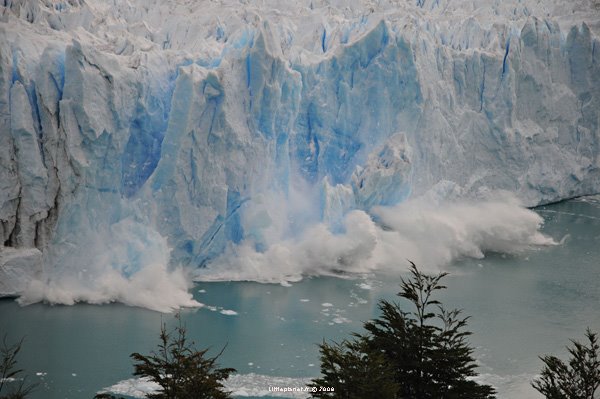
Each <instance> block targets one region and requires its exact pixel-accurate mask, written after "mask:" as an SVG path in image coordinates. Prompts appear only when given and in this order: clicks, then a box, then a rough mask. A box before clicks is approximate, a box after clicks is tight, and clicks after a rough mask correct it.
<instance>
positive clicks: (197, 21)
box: [0, 0, 600, 309]
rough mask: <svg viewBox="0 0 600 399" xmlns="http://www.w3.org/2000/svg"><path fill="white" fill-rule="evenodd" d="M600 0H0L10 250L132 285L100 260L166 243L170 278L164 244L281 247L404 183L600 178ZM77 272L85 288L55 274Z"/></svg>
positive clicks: (544, 193) (5, 217)
mask: <svg viewBox="0 0 600 399" xmlns="http://www.w3.org/2000/svg"><path fill="white" fill-rule="evenodd" d="M599 15H600V3H598V1H597V0H578V1H575V2H570V3H568V4H565V2H562V1H558V0H556V1H549V2H536V1H528V2H523V1H502V2H501V1H492V0H490V1H486V2H481V5H480V6H478V7H476V6H475V5H474V3H473V2H470V1H466V0H464V1H449V0H436V1H406V2H394V1H367V0H361V1H351V2H346V1H333V0H332V1H310V0H307V1H301V2H297V3H295V4H294V5H291V4H287V3H284V2H280V1H277V0H271V1H265V2H262V3H261V4H260V5H257V4H253V3H252V2H247V1H235V0H223V1H204V2H193V1H184V0H177V1H171V2H160V1H157V0H151V1H149V0H129V1H126V0H113V1H107V0H87V1H86V0H42V1H34V0H3V4H2V5H0V36H1V37H2V40H1V41H0V239H1V240H2V241H0V244H2V243H3V247H2V248H3V249H2V251H8V250H10V251H11V253H10V256H9V255H6V256H5V257H6V258H9V257H10V259H15V256H17V255H15V254H14V253H13V252H15V251H16V252H18V251H22V254H23V256H24V257H31V256H32V255H31V249H33V248H37V249H38V250H39V251H41V253H42V254H43V256H42V258H43V261H42V262H38V263H42V265H41V266H39V267H37V268H35V270H36V272H35V274H39V273H40V272H41V271H40V269H43V274H44V276H45V284H46V285H47V286H48V284H49V286H50V288H49V289H48V288H46V289H43V288H40V287H37V288H36V290H35V293H34V294H31V295H30V297H31V298H32V300H36V299H40V298H49V299H50V300H51V301H54V302H66V303H70V302H73V301H77V300H88V301H91V302H102V301H105V300H115V299H116V300H121V301H125V302H128V303H135V304H137V303H136V302H135V301H129V300H127V299H126V298H127V295H126V292H127V290H128V289H127V288H123V292H116V293H115V292H107V291H110V289H108V286H109V284H108V283H107V284H106V288H103V289H100V291H101V292H100V293H99V292H98V291H99V289H98V284H97V281H98V279H101V278H102V276H105V275H106V274H107V270H108V271H110V273H111V274H112V273H113V272H115V273H116V274H117V275H120V276H122V277H123V278H125V279H132V278H134V277H135V276H136V275H137V274H138V273H139V272H140V271H143V270H144V269H145V268H146V267H147V265H148V264H149V263H153V260H155V261H156V262H158V263H160V264H161V265H162V266H161V265H157V266H156V267H155V268H157V270H158V269H160V272H159V274H160V275H161V276H162V277H160V278H156V279H153V280H152V281H153V282H152V283H151V284H148V287H150V288H148V290H150V291H151V290H152V289H160V286H161V284H162V283H161V281H163V279H169V277H168V276H170V273H172V271H171V269H170V267H168V266H167V265H166V263H171V265H180V264H181V265H185V266H204V265H206V264H207V263H209V262H211V261H212V260H213V259H215V258H216V257H218V256H219V255H220V254H222V253H224V252H225V251H226V250H227V247H228V246H230V245H232V244H233V245H238V244H239V245H242V244H248V243H249V242H251V246H252V251H256V253H258V254H260V253H268V251H269V248H270V247H272V246H273V243H276V242H278V240H287V239H289V238H290V237H293V236H294V235H297V234H300V233H301V232H304V231H306V229H308V230H309V231H310V229H311V228H312V227H311V226H314V225H315V224H319V223H324V224H325V226H327V228H328V229H330V230H331V231H332V232H334V233H335V232H343V231H345V229H347V228H348V225H347V223H348V221H347V219H346V215H348V214H349V212H350V211H352V210H355V209H358V210H362V211H364V212H368V213H370V214H371V216H372V217H374V218H377V215H376V212H371V210H372V209H375V208H376V207H378V206H393V205H395V204H397V203H399V202H402V201H405V200H406V199H408V198H419V197H421V196H425V197H427V196H432V195H434V196H438V197H439V196H442V197H443V196H453V195H458V196H460V197H463V198H477V197H478V196H481V195H482V193H485V192H486V191H488V190H498V189H500V190H507V191H509V192H512V193H514V195H516V196H517V197H518V198H519V199H520V200H521V202H522V203H523V204H525V205H529V206H531V205H537V204H541V203H547V202H552V201H557V200H560V199H564V198H570V197H574V196H579V195H586V194H592V193H597V192H599V191H600V169H599V167H600V161H599V160H598V155H599V152H600V143H599V139H600V131H599V125H600V44H599V40H598V32H600V18H599ZM432 193H434V194H432ZM456 193H459V194H456ZM350 213H351V212H350ZM351 218H354V219H356V218H359V217H358V216H356V215H355V216H351ZM532 223H533V225H534V226H537V224H536V223H539V221H535V220H532ZM299 232H300V233H299ZM164 239H166V240H167V241H166V243H165V242H163V241H164ZM9 248H10V249H9ZM157 248H158V252H159V253H155V251H157ZM103 251H114V252H115V254H114V256H100V254H101V253H102V252H103ZM146 253H152V254H154V255H153V260H152V259H149V258H148V257H147V256H144V254H146ZM253 253H254V252H253ZM92 255H94V256H92ZM92 257H94V258H95V259H91V258H92ZM0 259H3V257H0ZM169 259H170V260H169ZM36 264H37V263H36ZM0 266H2V265H0ZM2 270H3V269H2V267H0V280H3V279H5V277H3V276H4V275H3V274H2ZM178 273H179V272H178ZM67 277H68V278H67ZM73 278H74V279H75V280H76V281H77V284H79V285H81V286H83V287H84V288H85V289H80V288H81V287H80V288H78V289H73V288H72V286H74V285H77V284H75V283H74V284H68V285H67V286H68V287H70V288H68V289H67V288H65V289H61V287H62V285H64V284H63V282H64V281H65V280H70V279H73ZM115 278H117V277H115ZM117 280H118V279H117ZM174 280H175V281H176V282H175V283H173V284H171V285H170V286H169V287H170V288H169V291H170V292H176V291H178V290H179V289H185V283H183V280H185V278H184V277H182V276H180V275H179V274H178V277H177V278H174ZM107 281H113V280H111V279H109V280H107ZM52 284H56V286H52ZM123 284H124V285H123ZM123 284H122V285H123V286H124V287H125V286H126V284H125V283H123ZM116 285H119V284H116ZM139 285H140V286H143V285H144V284H141V283H140V284H139ZM62 288H64V287H62ZM140 289H141V288H140ZM65 291H69V292H71V294H69V295H67V297H65V296H64V295H65V294H64V292H65ZM4 293H8V291H6V292H4ZM177 298H178V299H177V303H181V302H182V301H183V302H185V303H187V304H190V303H192V302H191V301H192V300H191V298H190V297H184V296H181V295H179V294H178V295H177ZM165 307H166V308H168V307H169V304H168V303H165V304H162V305H161V309H164V308H165Z"/></svg>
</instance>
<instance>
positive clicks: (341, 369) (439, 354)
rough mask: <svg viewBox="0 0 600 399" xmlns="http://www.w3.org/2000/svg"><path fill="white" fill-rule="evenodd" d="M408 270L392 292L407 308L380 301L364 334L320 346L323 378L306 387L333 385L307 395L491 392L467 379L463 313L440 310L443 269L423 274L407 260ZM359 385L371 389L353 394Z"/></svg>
mask: <svg viewBox="0 0 600 399" xmlns="http://www.w3.org/2000/svg"><path fill="white" fill-rule="evenodd" d="M410 273H411V277H410V278H409V279H407V280H405V279H402V280H401V291H400V293H399V294H398V295H399V296H400V297H403V298H405V299H407V300H408V301H409V302H410V303H411V306H412V307H413V310H412V311H411V312H406V311H404V310H402V308H401V306H400V304H398V303H392V302H388V301H385V300H381V301H380V302H379V308H380V310H381V312H382V314H381V316H380V317H379V318H378V319H375V320H371V321H369V322H366V323H365V324H364V327H365V330H366V331H367V332H366V333H365V334H362V335H359V334H355V335H354V338H353V340H352V341H350V342H344V343H342V344H341V345H338V344H333V345H330V344H327V343H323V344H321V345H320V351H321V374H322V375H323V377H322V378H319V379H315V380H313V384H312V387H313V388H318V387H334V388H336V389H335V390H334V391H333V392H322V391H317V392H313V394H312V395H313V397H327V398H348V399H350V398H361V397H362V398H365V397H382V398H384V397H385V398H403V399H428V398H436V399H463V398H464V399H490V398H494V397H495V396H494V394H495V391H494V389H493V388H492V387H491V386H489V385H483V384H479V383H477V382H475V381H474V380H473V377H475V376H476V375H477V373H476V372H475V368H476V364H475V359H474V358H473V349H472V348H471V347H470V346H469V344H468V342H467V337H468V336H469V335H470V334H471V333H470V332H469V331H467V330H466V326H467V321H468V317H463V316H462V314H461V311H460V310H458V309H454V310H446V309H445V308H444V307H443V305H442V304H441V303H440V302H439V301H438V300H437V299H435V294H436V292H437V291H439V290H442V289H445V288H446V287H445V286H444V285H442V283H441V280H442V279H443V278H444V277H445V276H446V275H447V274H446V273H440V274H438V275H427V274H423V273H421V272H420V271H419V270H418V269H417V267H416V266H415V264H414V263H412V262H411V267H410ZM354 362H357V364H358V366H356V367H358V368H361V367H362V368H364V369H367V374H366V375H365V377H363V378H361V377H360V373H359V372H358V371H357V370H356V367H353V366H352V364H353V363H354ZM368 365H369V366H370V367H369V366H368ZM356 376H358V377H357V378H358V380H357V381H356V382H354V383H351V382H349V381H350V377H356ZM354 385H360V386H359V387H355V386H354ZM377 387H380V389H381V388H384V389H383V391H380V390H377ZM360 389H362V390H366V392H371V390H374V392H376V393H377V394H374V395H367V396H365V395H364V394H355V392H357V390H360Z"/></svg>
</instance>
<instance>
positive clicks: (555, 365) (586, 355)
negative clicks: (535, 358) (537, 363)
mask: <svg viewBox="0 0 600 399" xmlns="http://www.w3.org/2000/svg"><path fill="white" fill-rule="evenodd" d="M585 337H586V338H587V340H588V342H589V344H588V345H584V344H582V343H580V342H577V341H571V342H572V343H573V346H572V347H568V348H567V350H568V351H569V354H570V355H571V357H570V359H569V363H568V364H567V363H565V362H564V361H562V360H561V359H559V358H558V357H556V356H551V355H546V356H542V357H540V359H541V360H542V362H544V368H543V369H542V373H541V375H540V377H539V379H536V380H534V381H533V383H532V384H531V385H532V386H533V387H534V388H535V389H536V390H538V391H539V392H540V393H541V394H542V395H544V396H545V397H546V398H547V399H594V398H597V397H598V396H597V395H596V392H598V391H600V345H599V344H598V334H596V333H593V332H592V331H591V330H590V329H589V328H588V329H587V330H586V333H585Z"/></svg>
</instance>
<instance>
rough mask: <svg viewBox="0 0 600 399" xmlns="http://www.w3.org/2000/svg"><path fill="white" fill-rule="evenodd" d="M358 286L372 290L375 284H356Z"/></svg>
mask: <svg viewBox="0 0 600 399" xmlns="http://www.w3.org/2000/svg"><path fill="white" fill-rule="evenodd" d="M356 286H357V287H358V288H360V289H361V290H372V289H373V286H372V285H371V284H367V283H360V284H356Z"/></svg>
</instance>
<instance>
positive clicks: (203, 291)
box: [198, 290, 206, 294]
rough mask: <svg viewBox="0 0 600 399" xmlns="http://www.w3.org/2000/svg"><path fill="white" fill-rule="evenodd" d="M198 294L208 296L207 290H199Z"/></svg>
mask: <svg viewBox="0 0 600 399" xmlns="http://www.w3.org/2000/svg"><path fill="white" fill-rule="evenodd" d="M198 292H199V293H201V294H206V290H198Z"/></svg>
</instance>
